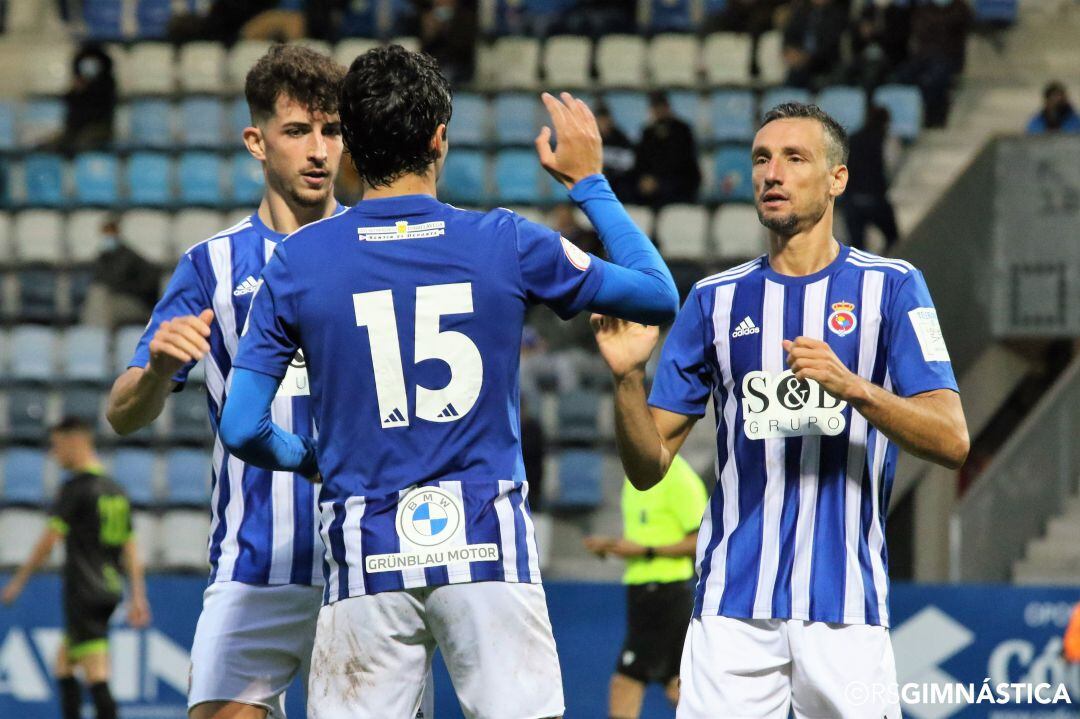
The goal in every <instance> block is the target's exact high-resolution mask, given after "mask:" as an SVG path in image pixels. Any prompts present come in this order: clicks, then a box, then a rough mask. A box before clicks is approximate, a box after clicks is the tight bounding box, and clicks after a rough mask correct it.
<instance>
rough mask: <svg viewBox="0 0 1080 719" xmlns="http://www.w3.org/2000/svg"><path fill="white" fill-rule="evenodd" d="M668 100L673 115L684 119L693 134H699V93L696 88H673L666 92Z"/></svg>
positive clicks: (697, 135) (696, 135)
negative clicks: (671, 90) (673, 89)
mask: <svg viewBox="0 0 1080 719" xmlns="http://www.w3.org/2000/svg"><path fill="white" fill-rule="evenodd" d="M667 98H668V102H669V103H670V104H671V110H672V112H674V113H675V117H678V118H679V119H681V120H684V121H686V122H687V123H688V124H689V125H690V128H691V129H692V130H693V131H694V136H695V137H699V136H700V135H701V95H699V94H698V93H697V91H696V90H675V91H673V92H669V93H668V94H667Z"/></svg>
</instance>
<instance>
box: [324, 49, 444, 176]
mask: <svg viewBox="0 0 1080 719" xmlns="http://www.w3.org/2000/svg"><path fill="white" fill-rule="evenodd" d="M340 107H341V126H342V127H341V132H342V139H343V140H344V141H345V148H346V149H347V150H348V151H349V154H350V155H351V156H352V161H353V164H354V165H356V171H357V173H359V175H360V178H361V179H362V180H363V181H364V183H365V184H367V185H368V186H369V187H384V186H386V185H389V184H390V183H391V182H393V181H394V180H397V179H398V178H400V177H402V176H404V175H409V174H422V173H424V172H425V171H427V169H428V167H430V166H431V164H432V163H433V162H435V160H437V159H438V153H437V152H436V151H435V150H434V149H432V147H431V136H432V135H433V134H435V128H437V127H438V126H439V125H441V124H444V123H449V122H450V115H451V113H452V108H451V100H450V83H449V82H447V80H446V78H445V77H443V74H442V73H441V72H439V66H438V64H436V62H435V60H433V59H432V58H431V57H429V56H428V55H424V54H423V53H418V52H409V51H408V50H406V49H405V48H403V47H401V46H400V45H389V46H387V47H378V48H374V49H372V50H368V51H367V52H365V53H364V54H363V55H360V56H359V57H357V58H356V59H355V60H353V63H352V66H351V67H349V72H348V74H347V75H345V81H344V82H343V83H342V85H341V103H340Z"/></svg>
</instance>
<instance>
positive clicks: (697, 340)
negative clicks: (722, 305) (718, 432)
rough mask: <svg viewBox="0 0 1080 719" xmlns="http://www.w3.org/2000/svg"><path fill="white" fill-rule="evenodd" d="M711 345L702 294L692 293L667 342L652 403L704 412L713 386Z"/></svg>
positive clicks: (687, 412) (674, 409)
mask: <svg viewBox="0 0 1080 719" xmlns="http://www.w3.org/2000/svg"><path fill="white" fill-rule="evenodd" d="M711 344H712V342H711V340H710V339H709V336H708V330H707V326H706V324H705V320H704V315H703V314H702V307H701V303H700V296H699V295H698V293H697V292H692V293H690V296H689V297H687V298H686V303H685V304H683V306H682V309H681V310H680V311H679V315H678V317H676V318H675V324H673V325H672V326H671V331H670V332H669V333H668V336H667V339H666V340H665V341H664V348H663V350H661V352H660V364H659V365H657V368H656V377H655V379H653V386H652V392H651V393H650V394H649V404H650V405H652V406H653V407H659V408H660V409H666V410H668V411H669V412H677V413H678V414H682V415H686V416H687V417H701V416H702V415H704V414H705V408H706V406H707V405H708V403H709V395H710V394H711V393H712V389H713V373H712V369H711V368H710V366H709V362H708V349H709V347H710V346H711Z"/></svg>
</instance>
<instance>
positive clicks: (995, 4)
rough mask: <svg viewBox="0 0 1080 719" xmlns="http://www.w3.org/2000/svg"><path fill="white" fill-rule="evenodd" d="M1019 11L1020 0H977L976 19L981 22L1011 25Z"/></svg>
mask: <svg viewBox="0 0 1080 719" xmlns="http://www.w3.org/2000/svg"><path fill="white" fill-rule="evenodd" d="M1018 13H1019V1H1018V0H975V20H976V21H977V22H980V23H990V24H994V25H1002V24H1004V25H1011V24H1013V23H1015V22H1016V20H1017V17H1018Z"/></svg>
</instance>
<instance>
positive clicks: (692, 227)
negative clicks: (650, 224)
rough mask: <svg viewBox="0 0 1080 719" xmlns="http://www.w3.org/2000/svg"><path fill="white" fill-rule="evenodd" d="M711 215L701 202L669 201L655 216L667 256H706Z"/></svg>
mask: <svg viewBox="0 0 1080 719" xmlns="http://www.w3.org/2000/svg"><path fill="white" fill-rule="evenodd" d="M708 225H709V217H708V214H707V213H706V210H705V208H704V207H702V206H701V205H666V206H665V207H663V208H662V209H661V210H660V213H659V215H658V216H657V218H656V236H657V238H658V239H659V240H660V247H661V248H663V250H664V257H672V258H677V259H691V260H704V259H706V258H707V257H708V254H709V227H708Z"/></svg>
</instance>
